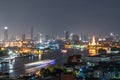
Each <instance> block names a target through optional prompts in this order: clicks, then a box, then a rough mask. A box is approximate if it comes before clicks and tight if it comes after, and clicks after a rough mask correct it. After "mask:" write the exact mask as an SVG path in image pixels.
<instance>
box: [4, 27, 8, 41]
mask: <svg viewBox="0 0 120 80" xmlns="http://www.w3.org/2000/svg"><path fill="white" fill-rule="evenodd" d="M4 30H5V31H4V41H8V27H4Z"/></svg>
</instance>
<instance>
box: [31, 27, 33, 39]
mask: <svg viewBox="0 0 120 80" xmlns="http://www.w3.org/2000/svg"><path fill="white" fill-rule="evenodd" d="M31 40H33V27H31Z"/></svg>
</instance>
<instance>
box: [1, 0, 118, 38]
mask: <svg viewBox="0 0 120 80" xmlns="http://www.w3.org/2000/svg"><path fill="white" fill-rule="evenodd" d="M119 4H120V1H118V0H114V1H113V0H109V1H104V0H99V1H96V0H76V1H75V0H69V1H67V0H59V1H55V0H52V1H51V0H50V1H49V0H46V1H45V0H44V1H43V0H40V1H39V0H34V1H33V0H19V1H16V0H10V1H5V0H1V1H0V33H3V32H4V31H2V30H4V27H5V26H7V27H8V33H9V35H19V36H20V35H21V34H23V33H24V34H26V35H28V36H30V32H31V27H33V28H34V34H36V33H41V34H44V35H47V34H50V35H63V34H64V31H65V30H66V31H70V32H72V33H79V34H80V33H81V32H82V33H85V34H89V35H96V34H103V35H106V34H108V33H111V32H113V33H117V34H120V32H119V29H120V27H119V26H120V23H119V20H120V15H119V14H120V5H119Z"/></svg>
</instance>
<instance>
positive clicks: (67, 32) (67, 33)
mask: <svg viewBox="0 0 120 80" xmlns="http://www.w3.org/2000/svg"><path fill="white" fill-rule="evenodd" d="M64 35H65V40H69V36H70V35H69V31H64Z"/></svg>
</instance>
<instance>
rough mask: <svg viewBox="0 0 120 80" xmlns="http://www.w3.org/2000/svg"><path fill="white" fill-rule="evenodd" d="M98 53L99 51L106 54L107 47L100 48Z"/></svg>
mask: <svg viewBox="0 0 120 80" xmlns="http://www.w3.org/2000/svg"><path fill="white" fill-rule="evenodd" d="M98 53H99V54H106V53H107V51H106V50H105V49H102V48H100V49H99V50H98Z"/></svg>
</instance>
